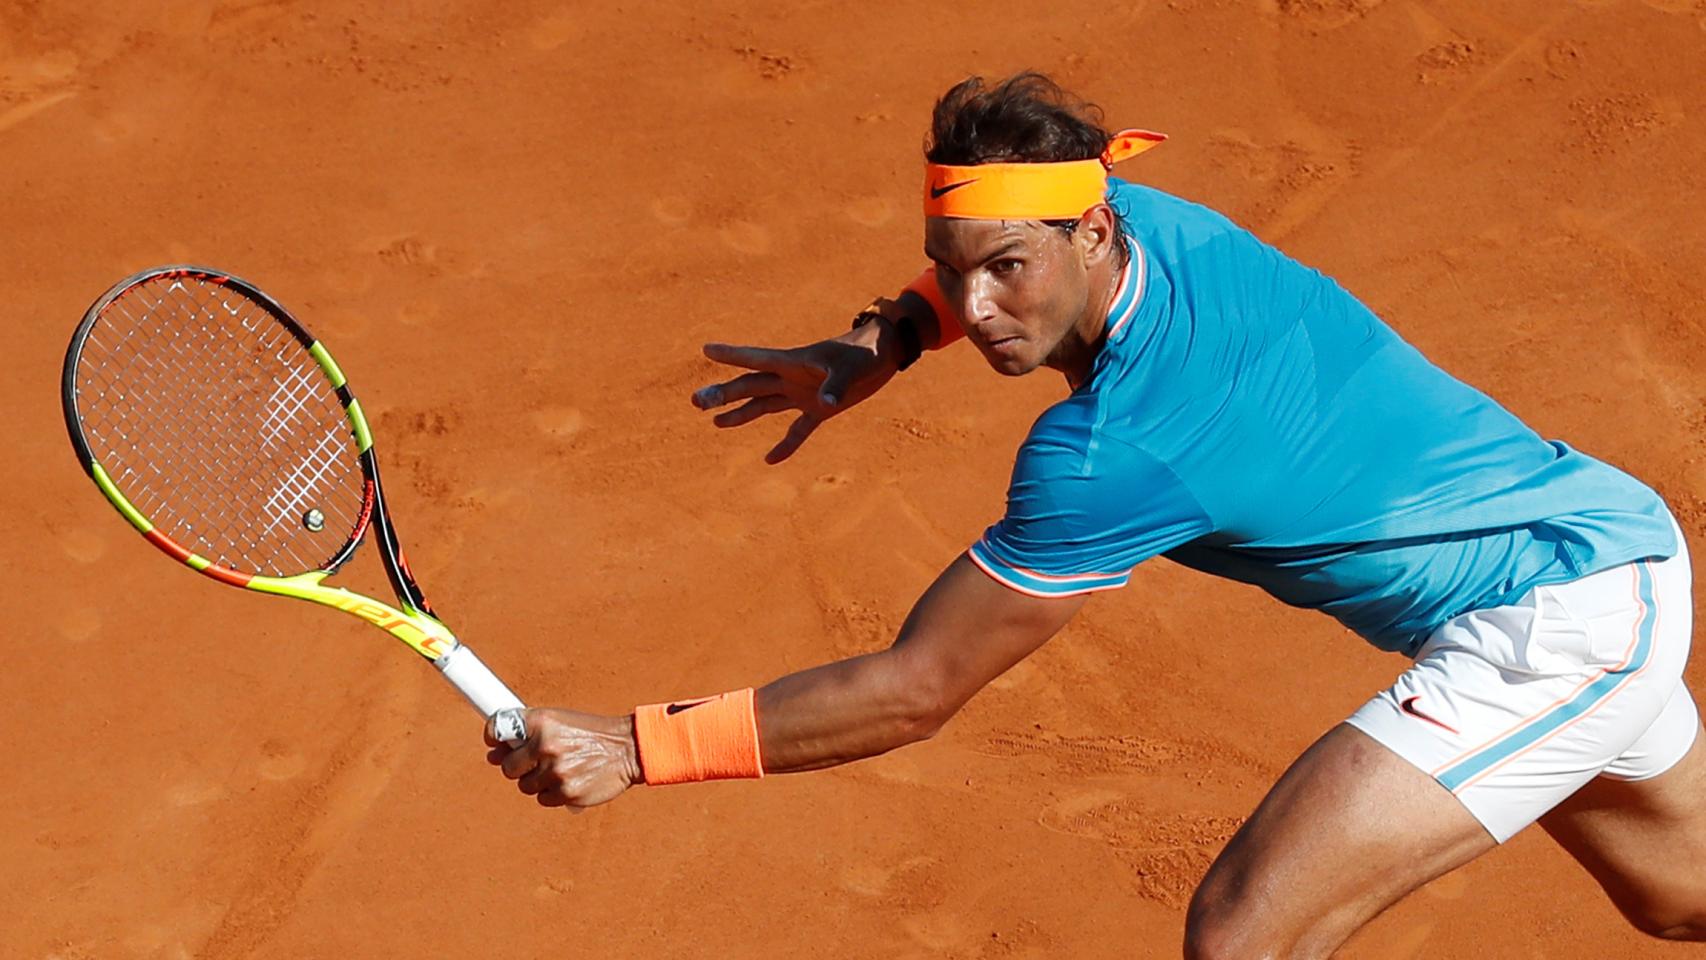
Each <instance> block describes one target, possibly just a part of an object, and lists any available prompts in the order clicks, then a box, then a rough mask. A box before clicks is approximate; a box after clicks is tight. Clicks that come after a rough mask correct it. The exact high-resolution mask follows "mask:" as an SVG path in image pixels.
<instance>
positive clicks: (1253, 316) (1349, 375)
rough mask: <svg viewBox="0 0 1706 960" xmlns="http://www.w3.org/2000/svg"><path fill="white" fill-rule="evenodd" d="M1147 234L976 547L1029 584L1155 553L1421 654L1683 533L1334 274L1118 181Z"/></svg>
mask: <svg viewBox="0 0 1706 960" xmlns="http://www.w3.org/2000/svg"><path fill="white" fill-rule="evenodd" d="M1109 202H1110V203H1111V204H1112V205H1113V206H1114V209H1115V210H1117V211H1119V213H1120V214H1121V216H1122V217H1123V218H1124V220H1125V227H1126V238H1127V241H1128V243H1129V244H1130V247H1131V251H1132V258H1131V264H1130V265H1129V266H1128V267H1127V268H1126V273H1125V276H1124V278H1123V280H1122V285H1121V288H1120V290H1119V292H1118V294H1117V295H1116V298H1115V302H1114V305H1113V307H1112V309H1111V310H1110V312H1109V316H1108V331H1109V332H1108V335H1107V343H1106V345H1105V346H1104V347H1103V348H1102V350H1101V352H1100V354H1098V356H1097V357H1096V359H1095V362H1094V365H1093V367H1092V369H1091V373H1090V376H1089V378H1088V379H1087V380H1086V382H1085V383H1084V384H1083V385H1082V386H1080V387H1079V388H1078V389H1077V390H1074V391H1073V392H1072V395H1071V396H1069V397H1067V398H1066V399H1064V400H1062V401H1060V402H1059V403H1057V404H1055V405H1054V406H1052V407H1050V408H1049V409H1048V410H1047V411H1045V412H1044V413H1043V415H1042V416H1041V417H1039V418H1038V419H1037V422H1036V424H1035V426H1033V427H1032V428H1031V433H1030V436H1029V437H1028V438H1027V439H1026V440H1025V444H1024V446H1023V447H1022V448H1021V449H1020V451H1019V455H1018V458H1017V460H1016V462H1015V463H1014V466H1013V479H1012V485H1011V486H1010V487H1009V489H1008V493H1007V514H1006V516H1005V517H1003V518H1002V520H1001V521H1000V522H999V523H997V524H995V525H994V526H992V527H990V528H989V530H988V531H987V532H985V534H984V536H983V538H982V539H981V540H979V541H978V542H977V543H976V544H975V545H973V546H972V548H971V551H970V554H971V557H972V559H973V561H974V562H976V563H977V564H978V565H979V566H981V567H982V568H983V569H984V570H985V571H986V572H988V573H989V574H990V575H991V576H993V577H995V578H996V579H997V580H1000V581H1001V582H1002V583H1005V584H1006V585H1008V586H1010V587H1012V588H1013V589H1016V590H1020V591H1024V592H1026V593H1032V594H1039V595H1044V596H1065V595H1068V594H1074V593H1084V592H1088V591H1092V590H1103V589H1110V588H1113V587H1119V586H1123V585H1124V584H1125V582H1126V581H1127V579H1128V578H1129V577H1130V575H1131V570H1132V568H1133V567H1135V566H1137V564H1139V563H1140V562H1142V561H1143V560H1145V559H1147V558H1149V557H1152V556H1155V555H1157V554H1161V555H1164V556H1166V557H1168V558H1169V559H1171V560H1174V561H1177V562H1178V563H1181V564H1184V565H1186V566H1188V567H1193V568H1195V569H1198V570H1202V571H1204V572H1207V573H1212V574H1215V575H1217V576H1222V577H1227V578H1230V579H1233V580H1238V581H1242V582H1245V583H1251V584H1255V585H1257V586H1259V587H1261V588H1262V589H1264V590H1266V591H1267V592H1268V593H1270V594H1272V595H1274V596H1275V597H1277V598H1279V599H1280V600H1283V601H1285V602H1286V603H1289V604H1292V605H1294V606H1299V607H1307V608H1311V609H1316V610H1321V611H1324V612H1326V613H1328V614H1331V615H1332V616H1333V617H1335V618H1337V619H1338V620H1339V621H1340V622H1341V623H1343V624H1344V625H1345V626H1347V627H1349V628H1350V629H1352V630H1354V631H1356V632H1357V633H1358V634H1360V635H1362V636H1363V637H1365V638H1366V639H1367V640H1368V641H1369V642H1370V643H1373V644H1374V645H1375V646H1377V647H1380V648H1382V649H1386V650H1395V651H1401V652H1404V653H1406V654H1409V655H1414V654H1415V652H1416V649H1417V648H1418V647H1420V645H1421V643H1422V641H1423V640H1425V639H1426V638H1427V636H1428V634H1429V633H1431V632H1432V631H1433V630H1434V629H1435V628H1436V627H1438V626H1439V625H1440V624H1441V623H1444V622H1445V621H1446V620H1449V619H1450V618H1452V617H1454V616H1457V615H1458V614H1462V613H1465V612H1468V611H1470V610H1478V609H1483V608H1487V607H1494V606H1500V605H1503V604H1506V603H1511V602H1514V601H1515V600H1516V599H1517V598H1518V597H1520V596H1521V595H1522V594H1523V593H1525V592H1527V591H1528V590H1529V589H1530V588H1532V587H1535V586H1539V585H1542V584H1548V583H1561V582H1565V581H1569V580H1574V579H1576V578H1578V577H1582V576H1586V575H1587V574H1590V573H1594V572H1596V571H1599V570H1603V569H1606V568H1608V567H1612V566H1616V565H1618V564H1622V563H1628V562H1630V561H1633V560H1638V559H1641V558H1645V557H1668V556H1671V555H1673V554H1674V553H1675V552H1676V550H1677V543H1676V537H1675V535H1674V533H1673V529H1672V526H1671V520H1670V514H1669V512H1668V511H1667V510H1666V508H1665V505H1664V503H1663V501H1661V500H1660V499H1659V496H1658V495H1657V494H1656V493H1654V492H1653V491H1652V490H1651V489H1649V488H1648V487H1646V486H1645V485H1643V484H1642V483H1640V482H1639V481H1638V480H1636V479H1635V478H1633V477H1631V476H1629V475H1628V474H1626V473H1623V472H1622V471H1620V470H1617V469H1615V468H1613V467H1611V466H1608V465H1606V464H1604V463H1601V462H1600V461H1598V460H1595V459H1593V458H1592V457H1589V456H1587V455H1586V454H1583V453H1581V452H1579V451H1576V450H1573V449H1571V448H1570V447H1568V446H1566V445H1565V444H1563V443H1560V442H1558V441H1548V440H1544V439H1542V438H1541V437H1540V436H1539V435H1538V434H1536V433H1535V432H1534V431H1533V430H1531V429H1529V428H1528V427H1527V426H1526V425H1524V424H1523V423H1522V421H1520V420H1518V419H1517V418H1516V417H1514V416H1512V415H1511V414H1510V413H1509V412H1508V411H1506V410H1505V409H1504V408H1502V407H1500V406H1499V405H1498V404H1496V403H1494V402H1493V401H1492V400H1491V399H1489V398H1488V397H1487V396H1486V395H1484V394H1482V393H1481V392H1480V391H1478V390H1475V389H1474V388H1472V387H1469V386H1467V385H1465V384H1463V383H1460V382H1458V381H1457V380H1455V379H1453V378H1452V377H1450V376H1449V375H1447V374H1446V373H1445V372H1444V371H1442V370H1440V369H1439V368H1438V367H1435V366H1434V365H1433V364H1432V363H1429V362H1428V360H1427V359H1426V358H1424V357H1423V356H1422V355H1421V354H1420V353H1419V352H1417V351H1416V349H1415V348H1414V347H1411V346H1410V345H1409V344H1408V343H1405V342H1404V341H1403V340H1402V339H1401V338H1399V336H1398V335H1397V334H1396V333H1394V332H1393V331H1392V329H1391V328H1389V327H1388V326H1386V324H1384V323H1382V322H1381V321H1380V319H1379V318H1378V317H1376V316H1375V315H1374V314H1373V313H1372V312H1370V311H1369V310H1368V308H1367V307H1364V306H1363V305H1362V304H1361V303H1359V302H1358V301H1357V300H1356V298H1354V297H1352V296H1351V295H1350V294H1349V293H1347V292H1345V290H1344V289H1343V288H1342V287H1340V286H1339V285H1338V284H1337V283H1335V282H1334V281H1333V280H1332V279H1330V278H1328V277H1326V276H1323V275H1322V274H1321V273H1319V272H1318V271H1315V270H1312V269H1310V268H1308V267H1305V266H1303V265H1301V264H1299V263H1297V262H1296V261H1294V260H1292V259H1291V258H1289V257H1287V256H1286V255H1284V254H1282V253H1280V252H1279V251H1278V250H1275V249H1274V248H1273V247H1270V246H1268V245H1267V244H1265V243H1263V242H1262V241H1260V240H1258V239H1256V237H1255V236H1253V235H1252V234H1250V233H1249V232H1248V231H1246V230H1244V229H1242V228H1240V227H1239V226H1237V225H1236V224H1234V223H1232V222H1231V221H1230V220H1228V219H1226V218H1225V217H1223V216H1221V215H1220V214H1218V213H1215V212H1214V211H1212V210H1209V209H1207V208H1205V207H1202V206H1199V205H1197V204H1194V203H1190V202H1188V201H1185V200H1181V199H1179V198H1177V197H1173V196H1170V195H1168V194H1165V193H1162V192H1161V191H1158V190H1154V189H1150V188H1148V187H1142V186H1138V185H1135V184H1130V183H1125V182H1123V181H1119V180H1113V181H1111V182H1110V187H1109Z"/></svg>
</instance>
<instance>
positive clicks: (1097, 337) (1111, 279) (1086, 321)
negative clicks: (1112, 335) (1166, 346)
mask: <svg viewBox="0 0 1706 960" xmlns="http://www.w3.org/2000/svg"><path fill="white" fill-rule="evenodd" d="M1124 269H1125V268H1124V265H1123V264H1121V263H1120V262H1119V259H1118V258H1116V257H1108V258H1106V259H1104V260H1103V261H1102V262H1101V263H1099V264H1097V265H1096V266H1093V267H1091V268H1090V297H1089V299H1088V300H1087V301H1085V303H1084V313H1083V315H1082V316H1080V317H1079V319H1078V322H1077V323H1076V324H1074V325H1073V327H1072V330H1071V332H1069V333H1068V334H1067V335H1066V339H1065V340H1064V341H1062V342H1061V344H1060V346H1059V347H1057V348H1055V355H1054V356H1053V357H1052V358H1050V360H1049V364H1048V365H1049V366H1050V367H1052V368H1054V369H1056V370H1059V371H1060V372H1061V374H1062V375H1064V376H1065V377H1066V383H1067V385H1068V386H1069V387H1071V388H1072V389H1074V390H1076V389H1078V388H1079V387H1081V386H1083V385H1084V382H1085V381H1086V380H1089V379H1090V370H1091V368H1092V367H1094V366H1095V364H1096V355H1097V354H1099V353H1101V352H1102V346H1103V344H1105V343H1106V342H1107V339H1108V313H1109V311H1111V310H1112V309H1113V307H1114V295H1115V294H1116V293H1117V292H1118V291H1119V285H1120V275H1121V274H1122V273H1123V271H1124Z"/></svg>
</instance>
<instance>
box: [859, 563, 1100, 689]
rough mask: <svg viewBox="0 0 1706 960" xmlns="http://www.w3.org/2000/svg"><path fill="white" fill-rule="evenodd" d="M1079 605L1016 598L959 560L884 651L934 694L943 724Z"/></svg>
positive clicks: (1075, 600) (1073, 599)
mask: <svg viewBox="0 0 1706 960" xmlns="http://www.w3.org/2000/svg"><path fill="white" fill-rule="evenodd" d="M1087 599H1088V596H1087V595H1084V594H1080V595H1077V596H1070V597H1035V596H1029V595H1027V594H1023V593H1018V592H1016V591H1014V590H1010V589H1008V588H1007V587H1005V586H1003V585H1002V584H1000V583H998V582H996V581H995V580H994V579H992V578H990V577H989V576H988V575H987V574H985V573H984V572H983V571H982V570H980V569H978V568H977V566H976V565H974V564H973V563H972V562H971V560H970V559H969V558H968V557H967V556H966V555H965V554H961V555H960V557H959V559H957V560H955V561H954V562H953V563H952V564H950V565H949V566H948V568H947V569H946V570H944V571H942V574H941V575H940V576H938V577H937V578H936V582H935V583H933V584H931V585H930V589H928V590H926V591H925V592H924V595H923V596H922V597H920V598H919V600H918V602H917V603H916V604H914V605H913V608H912V613H911V614H910V615H908V616H907V618H906V623H905V625H903V626H902V627H901V630H900V637H899V638H898V639H897V640H896V641H895V644H894V648H893V650H892V651H890V652H891V654H892V655H894V656H896V657H898V658H900V660H901V661H902V662H903V663H904V664H905V668H906V671H907V673H908V674H909V675H910V676H913V677H915V678H916V680H917V682H918V683H921V684H927V685H929V686H930V687H932V688H933V689H934V691H935V698H936V699H937V701H938V705H939V710H940V711H941V713H942V717H943V719H945V718H946V716H947V715H948V714H951V713H953V712H954V711H956V710H958V709H959V708H960V707H961V706H962V705H964V704H965V702H966V701H967V700H970V699H971V697H972V695H973V694H975V693H977V691H978V690H981V689H982V688H983V687H984V685H985V684H987V683H989V681H991V680H993V679H995V678H996V677H998V676H1000V675H1001V674H1003V673H1005V672H1006V671H1007V670H1008V669H1009V668H1010V667H1012V666H1013V665H1014V664H1016V663H1018V662H1019V661H1020V660H1023V659H1024V658H1025V657H1026V656H1028V655H1029V654H1030V653H1031V652H1032V651H1034V650H1036V649H1037V648H1038V647H1040V646H1042V645H1043V644H1044V643H1047V642H1048V639H1049V638H1050V637H1052V636H1054V635H1055V634H1056V633H1058V632H1059V631H1060V628H1061V627H1063V626H1065V625H1066V623H1067V621H1069V620H1071V619H1072V617H1073V615H1074V614H1076V613H1077V612H1078V610H1079V609H1080V608H1081V607H1083V606H1084V602H1085V600H1087Z"/></svg>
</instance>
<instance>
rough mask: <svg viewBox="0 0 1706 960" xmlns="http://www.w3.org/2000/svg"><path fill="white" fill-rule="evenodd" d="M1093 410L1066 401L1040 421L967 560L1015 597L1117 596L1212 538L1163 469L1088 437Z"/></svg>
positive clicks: (1121, 446) (1205, 521)
mask: <svg viewBox="0 0 1706 960" xmlns="http://www.w3.org/2000/svg"><path fill="white" fill-rule="evenodd" d="M1079 401H1082V402H1079ZM1095 405H1096V404H1095V402H1094V398H1093V397H1084V396H1075V397H1073V398H1072V399H1070V400H1067V401H1064V402H1063V403H1061V404H1058V405H1056V406H1055V407H1053V408H1051V409H1050V410H1049V411H1048V412H1046V413H1044V414H1043V416H1042V418H1041V419H1039V420H1038V421H1037V424H1036V426H1035V427H1033V428H1032V429H1031V435H1030V437H1029V438H1027V439H1026V441H1025V445H1024V446H1023V447H1022V448H1020V450H1019V455H1018V457H1017V458H1016V460H1015V461H1014V464H1013V480H1012V483H1011V485H1010V486H1009V487H1008V490H1007V514H1006V516H1004V517H1002V518H1001V521H1000V522H999V523H997V524H995V525H994V526H992V527H990V528H989V529H988V530H987V531H985V532H984V535H983V537H982V539H980V540H978V542H977V543H975V544H973V545H972V547H971V549H970V550H969V551H968V553H969V555H970V557H971V560H972V562H973V563H976V564H977V565H978V566H979V567H981V568H982V569H983V571H984V572H985V573H987V574H989V575H990V576H991V577H993V578H995V579H996V580H997V581H998V582H1000V583H1002V584H1004V585H1005V586H1008V587H1011V588H1012V589H1014V590H1017V591H1019V592H1020V593H1025V594H1030V595H1032V596H1042V597H1066V596H1072V595H1074V594H1079V593H1090V592H1092V591H1096V590H1111V589H1113V588H1115V587H1122V586H1125V584H1126V581H1127V580H1128V579H1130V577H1131V571H1132V569H1133V568H1134V567H1136V566H1137V565H1138V564H1139V563H1141V562H1143V561H1144V560H1146V559H1148V558H1149V557H1152V556H1155V555H1156V554H1158V553H1164V552H1166V551H1167V550H1170V549H1172V548H1173V547H1176V546H1178V545H1180V544H1182V543H1186V542H1188V541H1190V540H1194V539H1196V538H1197V537H1200V536H1202V535H1204V534H1206V533H1209V532H1211V531H1212V529H1213V526H1212V524H1211V522H1210V520H1209V517H1208V516H1207V514H1206V513H1205V512H1204V511H1203V509H1202V507H1201V505H1199V504H1198V502H1197V500H1196V498H1195V497H1193V496H1192V495H1191V493H1190V491H1189V489H1187V488H1186V486H1185V485H1184V483H1182V482H1181V481H1180V480H1179V478H1178V476H1176V475H1175V474H1174V473H1173V471H1172V470H1171V469H1169V468H1168V466H1167V465H1166V464H1165V463H1163V462H1162V461H1160V460H1158V459H1156V458H1155V457H1153V456H1151V455H1149V454H1148V453H1146V452H1145V451H1143V450H1140V449H1138V448H1136V447H1133V446H1131V445H1129V444H1126V443H1123V442H1120V441H1119V440H1117V439H1113V438H1110V437H1108V436H1106V435H1103V434H1102V433H1101V432H1100V431H1098V430H1097V429H1095V425H1094V410H1093V408H1094V407H1095ZM1086 407H1088V408H1091V409H1090V410H1088V411H1086V410H1084V409H1083V408H1086ZM1075 412H1078V413H1088V414H1089V416H1088V417H1085V416H1074V415H1073V414H1074V413H1075ZM1085 419H1089V420H1090V422H1088V423H1085V422H1081V421H1083V420H1085ZM1075 421H1080V422H1075Z"/></svg>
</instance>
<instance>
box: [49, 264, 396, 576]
mask: <svg viewBox="0 0 1706 960" xmlns="http://www.w3.org/2000/svg"><path fill="white" fill-rule="evenodd" d="M61 389H62V400H63V403H64V408H65V422H66V428H67V430H68V431H69V433H70V436H71V444H72V446H73V447H74V448H75V449H76V452H77V457H78V460H79V461H80V462H81V463H82V465H83V469H84V470H85V472H87V473H88V474H89V475H90V476H91V477H92V478H93V479H94V480H95V483H96V485H97V486H99V487H100V488H101V491H102V493H103V494H105V495H106V497H107V499H108V501H110V502H111V503H112V504H113V506H114V507H115V508H117V509H118V510H119V512H120V513H122V514H124V516H125V518H126V519H128V520H129V521H130V522H131V524H132V525H133V526H135V527H136V528H137V530H138V531H140V532H141V533H142V534H143V536H144V537H146V538H147V539H148V540H149V541H150V542H152V543H153V544H154V545H155V546H157V547H159V548H160V549H161V550H163V551H165V552H166V553H167V554H169V555H171V556H173V557H174V558H176V559H178V560H179V561H180V562H183V563H185V564H187V565H189V566H191V567H192V568H194V569H196V570H199V571H201V572H202V573H204V574H206V575H208V576H211V577H213V578H215V579H217V580H221V581H224V582H227V583H232V584H235V585H242V586H246V585H248V583H249V581H250V580H252V579H254V578H256V577H264V578H285V577H292V576H298V575H301V574H305V573H311V572H315V571H319V572H323V573H330V572H332V571H334V570H336V569H337V568H338V567H339V566H341V565H342V564H343V563H344V562H346V561H347V560H348V559H349V558H350V556H352V555H353V554H354V552H355V549H356V547H357V545H359V543H360V542H361V539H362V536H363V534H364V533H365V532H366V530H367V528H368V526H369V524H370V523H371V522H372V518H373V514H374V512H375V505H376V502H377V500H378V472H377V467H376V465H375V463H374V458H373V452H372V435H371V433H370V432H369V430H368V427H367V423H366V420H365V418H364V417H363V416H362V413H361V408H360V405H359V404H358V403H357V402H356V400H355V397H354V396H353V394H351V392H350V389H349V385H348V384H347V383H346V382H345V381H344V376H343V373H342V371H341V370H340V369H339V368H338V366H337V363H336V362H335V361H333V360H332V358H331V355H330V354H329V353H327V352H326V350H325V348H324V347H322V346H321V345H320V344H319V343H318V342H317V341H316V340H315V338H314V337H313V335H312V334H310V333H309V332H308V331H307V329H306V328H304V327H303V326H302V324H301V323H300V322H298V321H297V320H296V318H295V317H293V316H291V314H290V313H289V311H287V310H285V308H284V307H283V306H282V305H280V304H279V303H278V302H277V301H276V300H274V299H273V298H272V297H270V296H268V295H267V294H265V293H264V292H262V291H261V290H260V289H259V288H258V287H256V286H255V285H254V284H251V283H249V282H247V281H245V280H243V279H242V278H240V277H235V276H232V275H231V274H229V273H226V272H224V271H219V270H213V269H210V268H207V267H198V266H192V265H188V264H177V265H171V266H164V267H155V268H152V269H149V270H144V271H141V272H140V273H137V274H135V275H134V276H131V277H128V278H126V279H125V280H123V281H120V282H119V283H117V284H115V285H114V286H113V287H112V288H111V289H109V290H107V291H106V292H105V293H103V294H102V295H101V296H100V297H99V298H97V299H96V300H95V302H94V303H93V304H91V305H90V307H89V309H88V311H87V312H85V313H84V315H83V319H82V322H81V323H79V324H78V326H77V330H76V332H75V333H74V334H73V335H72V338H71V344H70V346H69V347H68V349H67V350H66V355H65V369H64V375H63V381H62V387H61ZM386 540H387V541H393V542H394V537H390V536H388V537H386Z"/></svg>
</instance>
